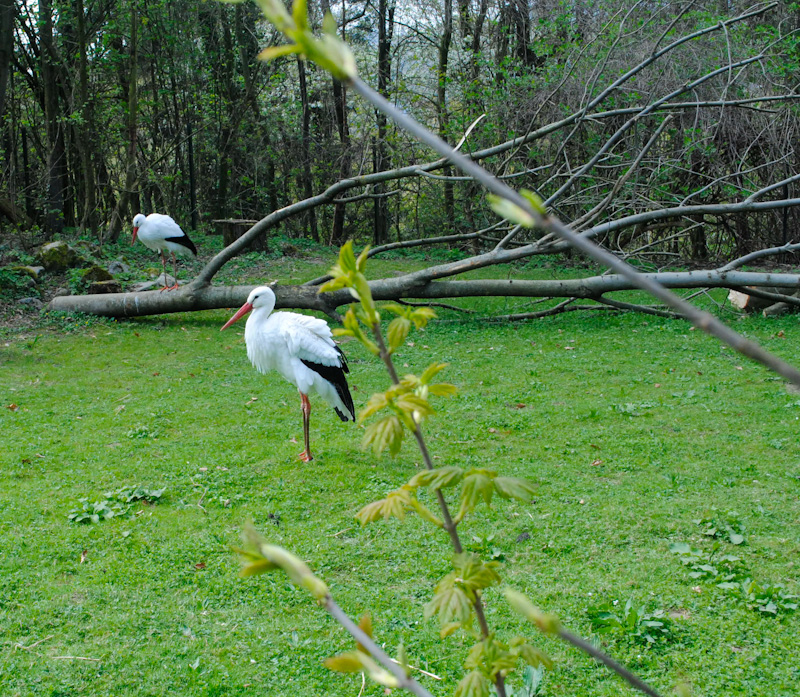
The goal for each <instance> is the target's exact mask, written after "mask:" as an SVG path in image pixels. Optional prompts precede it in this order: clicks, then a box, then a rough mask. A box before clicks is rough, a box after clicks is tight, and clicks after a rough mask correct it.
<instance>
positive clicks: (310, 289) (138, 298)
mask: <svg viewBox="0 0 800 697" xmlns="http://www.w3.org/2000/svg"><path fill="white" fill-rule="evenodd" d="M418 273H419V272H415V273H412V274H406V275H404V276H400V277H397V278H386V279H381V280H376V281H371V282H370V287H371V288H372V293H373V295H374V297H375V299H376V300H404V299H415V298H416V299H426V300H431V299H437V298H469V297H503V296H509V297H527V298H583V299H597V298H600V297H601V296H603V295H604V294H606V293H613V292H617V291H624V290H633V289H634V288H635V286H634V285H633V284H632V283H631V281H629V280H628V279H626V278H623V277H622V276H619V275H616V274H613V275H607V276H592V277H589V278H579V279H569V280H563V281H553V280H541V281H527V280H513V279H482V280H474V281H436V280H430V279H429V278H425V277H424V276H423V277H420V276H419V275H418ZM643 275H644V276H649V277H650V278H652V279H654V280H657V281H658V282H659V283H660V284H661V285H662V286H664V287H666V288H731V289H739V290H742V289H744V288H745V287H746V286H755V285H757V286H761V287H764V288H787V289H792V290H796V289H798V288H800V275H797V274H775V273H756V272H751V271H718V270H709V271H685V272H678V271H676V272H668V273H653V274H643ZM253 288H254V286H210V285H195V284H194V283H192V284H189V285H187V286H184V287H183V288H181V289H180V290H177V291H167V292H161V291H146V292H142V293H111V294H108V295H102V296H97V295H67V296H60V297H57V298H53V300H52V301H51V302H50V304H49V305H48V309H50V310H52V311H57V312H84V313H87V314H95V315H103V316H107V317H141V316H144V315H157V314H168V313H173V312H193V311H197V310H213V309H220V308H233V307H238V306H240V305H242V304H243V303H244V302H245V300H246V299H247V295H248V293H249V292H250V291H251V290H252V289H253ZM275 294H276V297H277V303H276V307H277V308H295V309H306V310H319V311H321V312H325V313H327V314H334V313H335V311H336V308H338V307H340V306H342V305H347V304H348V303H351V302H352V301H353V298H352V296H351V295H350V294H349V292H348V291H336V292H334V293H325V294H323V295H320V294H319V292H318V289H317V288H316V287H314V286H277V287H276V288H275Z"/></svg>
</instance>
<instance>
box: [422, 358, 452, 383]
mask: <svg viewBox="0 0 800 697" xmlns="http://www.w3.org/2000/svg"><path fill="white" fill-rule="evenodd" d="M447 366H448V364H447V363H438V362H437V363H431V364H430V365H429V366H428V367H427V368H425V370H424V371H423V373H422V375H420V378H419V381H420V382H421V383H422V384H423V385H427V384H429V383H430V381H431V380H433V378H435V377H436V376H437V375H438V374H439V373H441V372H442V371H443V370H444V369H445V368H446V367H447Z"/></svg>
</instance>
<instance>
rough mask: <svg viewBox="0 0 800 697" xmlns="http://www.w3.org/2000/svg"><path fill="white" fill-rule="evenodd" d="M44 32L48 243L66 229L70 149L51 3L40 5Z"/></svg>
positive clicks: (46, 224) (42, 51)
mask: <svg viewBox="0 0 800 697" xmlns="http://www.w3.org/2000/svg"><path fill="white" fill-rule="evenodd" d="M39 24H40V28H41V56H40V57H41V71H42V88H43V91H44V111H45V126H46V131H47V145H48V156H47V210H46V212H45V234H46V236H47V238H48V239H52V237H53V236H54V235H57V234H59V233H60V232H61V230H62V229H63V227H64V194H65V189H66V176H65V175H66V159H67V153H66V147H65V144H64V129H63V126H62V124H61V120H60V119H59V104H58V75H57V66H58V54H57V51H56V47H55V43H54V41H53V6H52V4H51V0H41V2H40V3H39Z"/></svg>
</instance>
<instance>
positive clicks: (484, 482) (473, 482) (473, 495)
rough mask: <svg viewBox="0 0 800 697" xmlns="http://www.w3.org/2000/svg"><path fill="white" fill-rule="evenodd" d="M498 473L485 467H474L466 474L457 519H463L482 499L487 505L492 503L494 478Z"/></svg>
mask: <svg viewBox="0 0 800 697" xmlns="http://www.w3.org/2000/svg"><path fill="white" fill-rule="evenodd" d="M496 476H497V475H496V474H495V473H494V472H491V471H489V470H485V469H472V470H469V472H467V473H466V474H465V475H464V486H463V488H462V489H461V507H460V508H459V511H458V515H457V516H456V520H458V521H461V520H463V519H464V516H465V515H466V514H467V513H469V512H470V511H472V510H474V509H475V506H477V505H478V503H479V502H480V500H481V499H483V500H484V501H485V503H486V505H487V506H490V505H491V503H492V494H493V493H494V483H493V481H492V480H493V479H494V478H495V477H496Z"/></svg>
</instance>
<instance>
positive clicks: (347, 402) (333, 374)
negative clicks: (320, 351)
mask: <svg viewBox="0 0 800 697" xmlns="http://www.w3.org/2000/svg"><path fill="white" fill-rule="evenodd" d="M339 354H340V355H341V357H342V365H341V366H335V365H321V364H319V363H314V362H313V361H307V360H305V359H302V358H301V359H300V360H301V361H302V362H303V364H304V365H305V366H306V367H308V368H310V369H311V370H313V371H314V372H315V373H318V374H319V375H321V376H322V377H323V378H324V379H325V380H327V381H328V382H329V383H331V385H333V386H334V387H335V388H336V394H337V395H338V396H339V399H340V400H341V402H342V405H344V407H345V408H346V409H347V412H343V411H342V410H341V409H339V407H337V406H334V407H333V408H334V410H335V411H336V415H337V416H338V417H339V418H340V419H341V420H342V421H355V420H356V410H355V407H354V406H353V397H352V395H351V394H350V388H349V387H348V386H347V378H346V377H345V376H344V374H345V373H346V372H348V370H347V363H346V362H345V361H344V354H343V353H342V352H341V351H339Z"/></svg>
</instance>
